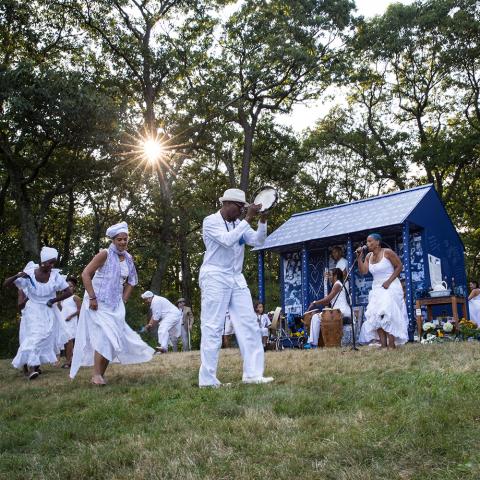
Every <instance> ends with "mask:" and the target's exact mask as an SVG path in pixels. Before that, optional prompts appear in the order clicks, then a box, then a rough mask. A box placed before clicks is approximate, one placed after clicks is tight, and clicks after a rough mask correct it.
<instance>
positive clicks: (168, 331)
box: [158, 312, 182, 350]
mask: <svg viewBox="0 0 480 480" xmlns="http://www.w3.org/2000/svg"><path fill="white" fill-rule="evenodd" d="M181 321H182V315H181V313H180V312H178V315H176V314H172V315H165V318H162V321H161V322H160V325H159V326H158V344H159V345H160V347H161V348H164V349H165V350H168V339H169V338H172V340H173V339H174V340H175V343H176V341H177V339H178V337H179V336H180V322H181ZM172 344H173V342H172ZM173 345H174V346H175V344H173Z"/></svg>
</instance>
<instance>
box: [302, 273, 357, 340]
mask: <svg viewBox="0 0 480 480" xmlns="http://www.w3.org/2000/svg"><path fill="white" fill-rule="evenodd" d="M335 285H339V286H340V288H341V290H340V292H339V293H338V294H337V296H336V297H335V298H334V299H333V300H332V302H331V303H332V305H333V304H335V305H334V307H333V308H338V309H340V311H341V312H342V315H343V318H350V316H351V314H350V305H349V303H348V301H347V296H346V294H345V290H344V289H343V284H342V282H341V281H340V280H337V281H336V282H335V283H334V286H335ZM321 325H322V316H321V314H319V313H316V314H315V315H313V316H312V321H311V323H310V335H309V336H308V343H310V344H311V345H314V346H315V345H318V340H319V337H320V326H321ZM349 332H351V327H349V326H348V325H345V326H344V327H343V336H344V337H345V338H342V345H344V344H348V343H349V342H350V341H351V338H352V336H351V334H350V333H349Z"/></svg>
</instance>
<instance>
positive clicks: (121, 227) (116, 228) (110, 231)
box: [107, 222, 128, 238]
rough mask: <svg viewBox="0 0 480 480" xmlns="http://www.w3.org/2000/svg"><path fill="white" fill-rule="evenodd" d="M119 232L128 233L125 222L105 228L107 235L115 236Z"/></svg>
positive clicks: (109, 236)
mask: <svg viewBox="0 0 480 480" xmlns="http://www.w3.org/2000/svg"><path fill="white" fill-rule="evenodd" d="M120 233H127V234H128V225H127V222H120V223H117V224H115V225H112V226H111V227H108V228H107V237H108V238H115V237H116V236H117V235H118V234H120Z"/></svg>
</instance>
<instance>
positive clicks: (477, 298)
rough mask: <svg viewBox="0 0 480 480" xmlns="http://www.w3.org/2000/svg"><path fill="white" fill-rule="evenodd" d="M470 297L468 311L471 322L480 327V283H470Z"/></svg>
mask: <svg viewBox="0 0 480 480" xmlns="http://www.w3.org/2000/svg"><path fill="white" fill-rule="evenodd" d="M470 289H471V291H470V295H469V296H468V310H469V312H470V320H471V321H472V322H474V323H476V324H477V327H480V288H478V282H475V281H471V282H470Z"/></svg>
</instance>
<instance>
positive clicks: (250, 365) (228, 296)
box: [199, 188, 273, 388]
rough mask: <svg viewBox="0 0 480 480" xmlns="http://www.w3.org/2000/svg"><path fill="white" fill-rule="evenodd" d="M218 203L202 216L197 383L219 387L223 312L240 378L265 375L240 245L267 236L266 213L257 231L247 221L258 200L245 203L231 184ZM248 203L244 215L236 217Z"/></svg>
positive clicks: (242, 194) (256, 209) (259, 379)
mask: <svg viewBox="0 0 480 480" xmlns="http://www.w3.org/2000/svg"><path fill="white" fill-rule="evenodd" d="M220 202H221V203H222V208H221V209H220V211H218V212H217V213H214V214H212V215H209V216H208V217H206V218H205V219H204V221H203V241H204V243H205V247H206V251H205V256H204V259H203V264H202V267H201V268H200V278H199V283H200V289H201V293H202V297H201V331H202V341H201V345H200V355H201V366H200V371H199V386H200V387H214V388H215V387H216V388H218V387H220V386H221V383H220V381H219V380H218V378H217V364H218V356H219V350H220V345H221V339H222V331H223V326H224V322H225V316H226V313H227V311H229V312H230V315H231V317H232V321H233V324H234V327H235V334H236V337H237V342H238V345H239V347H240V353H241V354H242V357H243V382H244V383H269V382H271V381H272V380H273V378H271V377H264V376H263V371H264V351H263V346H262V340H261V335H260V328H259V326H258V323H257V320H256V315H255V312H254V310H253V302H252V296H251V294H250V290H249V288H248V286H247V282H246V281H245V278H244V276H243V274H242V269H243V257H244V251H245V244H247V245H252V246H260V245H262V244H263V242H264V241H265V238H266V236H267V223H266V220H267V219H266V215H265V214H261V216H260V222H259V224H258V229H257V231H255V230H253V229H252V227H251V226H250V223H251V222H252V221H253V219H254V218H255V216H257V215H258V214H259V213H260V212H261V209H262V205H258V204H252V205H248V203H247V202H246V201H245V192H243V191H242V190H239V189H236V188H231V189H229V190H226V191H225V193H224V194H223V196H222V197H221V198H220ZM244 208H247V213H246V215H245V218H244V220H241V221H240V220H239V218H240V216H241V214H242V211H243V209H244Z"/></svg>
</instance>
